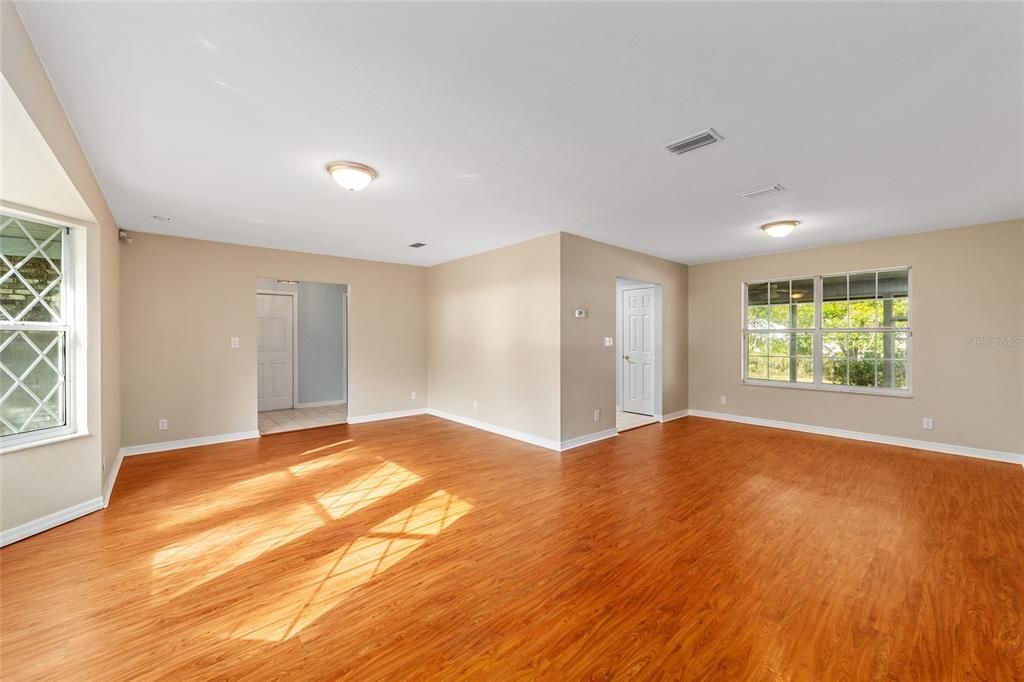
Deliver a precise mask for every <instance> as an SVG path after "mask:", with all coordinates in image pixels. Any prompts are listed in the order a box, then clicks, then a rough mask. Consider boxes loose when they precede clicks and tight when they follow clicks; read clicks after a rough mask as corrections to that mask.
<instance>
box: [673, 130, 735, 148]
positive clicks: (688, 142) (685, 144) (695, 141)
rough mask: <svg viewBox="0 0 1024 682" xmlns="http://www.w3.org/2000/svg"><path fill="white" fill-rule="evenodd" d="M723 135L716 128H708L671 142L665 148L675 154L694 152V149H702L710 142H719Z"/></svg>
mask: <svg viewBox="0 0 1024 682" xmlns="http://www.w3.org/2000/svg"><path fill="white" fill-rule="evenodd" d="M721 139H722V136H721V135H719V134H718V133H717V132H715V129H714V128H708V129H707V130H702V131H700V132H699V133H694V134H693V135H690V136H689V137H684V138H683V139H681V140H676V141H675V142H670V143H669V144H667V145H665V149H667V150H669V151H670V152H672V153H673V154H685V153H686V152H692V151H693V150H694V149H700V148H701V147H706V146H707V145H709V144H714V143H715V142H719V141H720V140H721Z"/></svg>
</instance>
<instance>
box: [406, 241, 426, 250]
mask: <svg viewBox="0 0 1024 682" xmlns="http://www.w3.org/2000/svg"><path fill="white" fill-rule="evenodd" d="M424 246H426V244H424V243H423V242H414V243H412V244H409V248H410V249H422V248H423V247H424Z"/></svg>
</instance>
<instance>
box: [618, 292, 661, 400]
mask: <svg viewBox="0 0 1024 682" xmlns="http://www.w3.org/2000/svg"><path fill="white" fill-rule="evenodd" d="M654 330H655V302H654V287H644V288H638V289H624V290H623V291H622V410H623V411H624V412H636V413H638V414H648V415H653V414H654V389H655V386H654V383H655V376H656V367H655V356H656V353H655V346H654V344H655V338H654Z"/></svg>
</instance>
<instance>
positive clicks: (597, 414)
mask: <svg viewBox="0 0 1024 682" xmlns="http://www.w3.org/2000/svg"><path fill="white" fill-rule="evenodd" d="M594 421H596V422H599V421H601V410H594Z"/></svg>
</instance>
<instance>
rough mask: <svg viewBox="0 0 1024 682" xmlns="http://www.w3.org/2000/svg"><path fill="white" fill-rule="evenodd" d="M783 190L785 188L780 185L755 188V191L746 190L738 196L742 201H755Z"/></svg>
mask: <svg viewBox="0 0 1024 682" xmlns="http://www.w3.org/2000/svg"><path fill="white" fill-rule="evenodd" d="M783 189H785V188H784V187H783V186H782V185H768V186H767V187H757V188H755V189H748V190H747V191H746V192H740V196H741V197H743V198H744V199H756V198H757V197H763V196H764V195H765V194H774V193H775V192H781V191H782V190H783Z"/></svg>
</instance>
